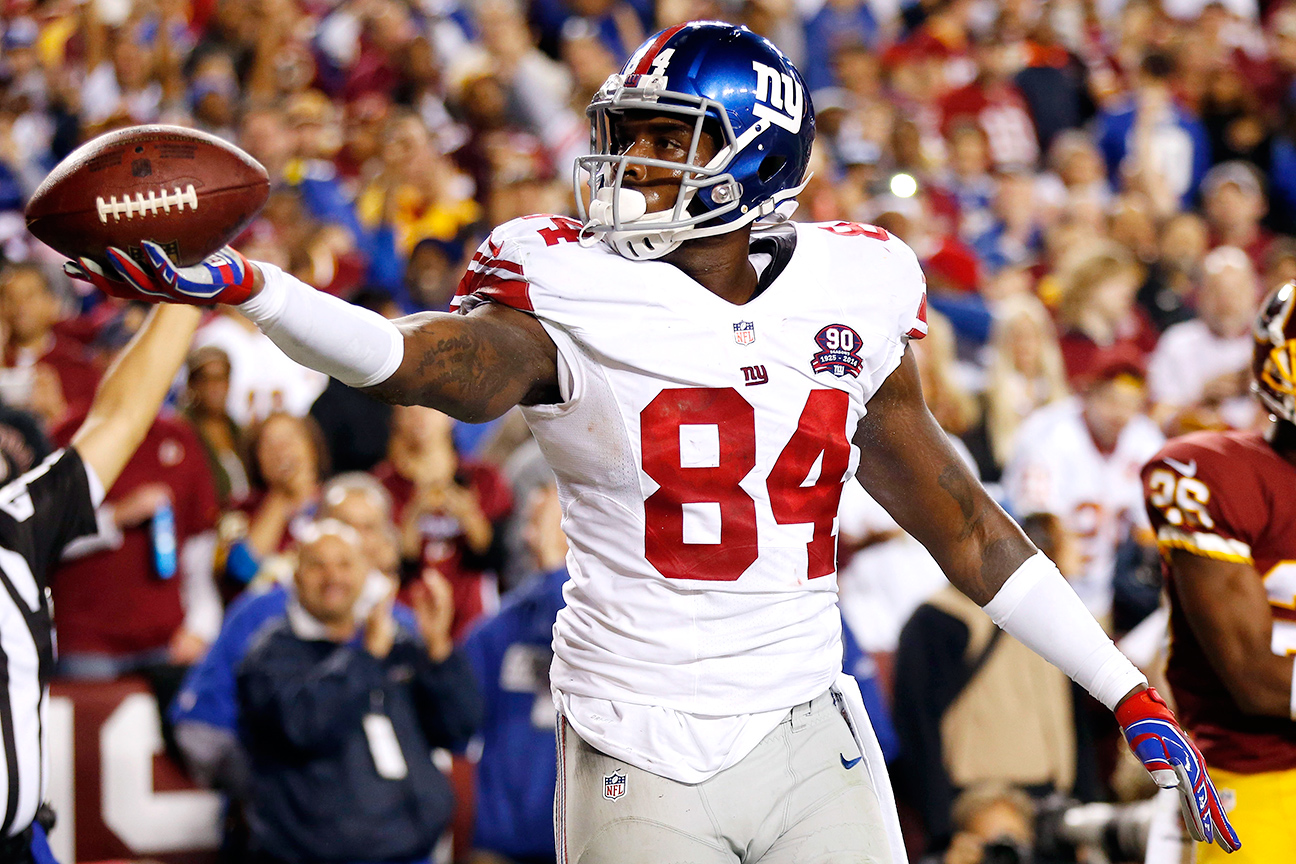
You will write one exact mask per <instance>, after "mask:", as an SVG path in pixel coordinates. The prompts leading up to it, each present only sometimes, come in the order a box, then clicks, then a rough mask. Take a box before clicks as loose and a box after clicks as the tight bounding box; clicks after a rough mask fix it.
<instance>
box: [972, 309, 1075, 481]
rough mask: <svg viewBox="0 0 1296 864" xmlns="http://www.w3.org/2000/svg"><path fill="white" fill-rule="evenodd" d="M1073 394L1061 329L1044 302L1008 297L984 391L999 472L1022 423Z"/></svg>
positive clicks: (999, 313) (998, 315)
mask: <svg viewBox="0 0 1296 864" xmlns="http://www.w3.org/2000/svg"><path fill="white" fill-rule="evenodd" d="M1068 393H1069V390H1068V388H1067V383H1066V373H1065V372H1064V370H1063V368H1062V352H1061V351H1060V350H1059V349H1058V341H1057V331H1056V330H1055V329H1054V327H1053V321H1052V320H1051V319H1050V318H1049V315H1048V311H1047V310H1046V309H1045V308H1044V304H1042V303H1040V301H1039V300H1037V299H1036V298H1035V296H1034V295H1032V294H1015V295H1012V296H1010V297H1006V298H1004V300H1003V301H1001V302H1000V303H999V305H998V307H997V308H996V309H995V323H994V327H993V329H992V330H991V333H990V366H989V369H988V371H987V375H986V389H985V406H986V432H987V437H988V438H989V440H990V449H991V452H992V453H993V455H994V460H995V464H996V465H997V466H998V467H999V468H1001V469H1002V468H1003V466H1004V464H1005V463H1006V462H1007V461H1008V457H1009V455H1011V453H1012V450H1013V442H1014V440H1015V439H1016V434H1017V427H1018V426H1019V425H1021V422H1022V420H1024V419H1026V417H1027V415H1029V414H1030V413H1031V412H1032V411H1034V410H1035V409H1036V408H1041V407H1043V406H1045V405H1048V404H1049V403H1051V402H1056V401H1057V400H1059V399H1063V398H1065V397H1066V396H1067V395H1068Z"/></svg>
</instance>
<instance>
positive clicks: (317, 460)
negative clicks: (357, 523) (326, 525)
mask: <svg viewBox="0 0 1296 864" xmlns="http://www.w3.org/2000/svg"><path fill="white" fill-rule="evenodd" d="M248 453H249V459H248V467H249V469H250V474H251V481H252V485H253V487H254V489H255V490H256V491H255V492H253V494H252V496H251V498H250V499H249V500H248V502H247V504H245V505H244V507H243V509H242V510H241V511H234V513H231V514H230V515H229V516H227V517H226V519H225V523H224V524H223V525H222V530H221V534H222V538H223V539H224V540H225V542H226V543H227V544H228V553H227V555H226V558H225V574H226V575H227V576H228V577H229V578H230V579H232V580H233V581H234V582H236V583H238V584H241V585H242V584H247V583H248V582H251V581H252V580H253V579H254V578H255V577H256V575H257V573H258V571H259V570H260V569H261V562H262V561H263V560H264V559H266V558H267V557H268V556H270V555H273V554H274V553H276V552H279V551H281V550H282V549H283V548H285V547H286V546H287V545H288V543H289V542H290V541H291V540H292V537H293V528H294V525H296V524H297V523H298V522H300V521H302V520H308V519H310V518H311V517H312V516H314V514H315V509H316V506H317V505H318V504H319V492H320V483H321V482H322V480H323V479H324V478H325V477H327V476H328V453H327V451H326V449H325V447H324V443H323V437H322V436H321V435H320V433H319V429H318V427H317V426H316V425H315V421H314V420H312V419H311V418H309V417H295V416H293V415H291V414H283V413H276V414H271V415H270V416H269V417H267V418H266V419H264V420H262V421H261V422H260V423H258V424H257V425H256V426H254V427H253V428H252V429H251V430H250V432H249V435H248Z"/></svg>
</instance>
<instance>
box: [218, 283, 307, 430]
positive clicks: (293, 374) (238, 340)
mask: <svg viewBox="0 0 1296 864" xmlns="http://www.w3.org/2000/svg"><path fill="white" fill-rule="evenodd" d="M285 263H286V262H285ZM208 345H212V346H215V347H216V348H219V349H221V350H222V351H224V352H225V356H226V357H228V358H229V360H230V384H229V400H228V402H227V407H228V411H229V415H230V417H232V418H233V419H234V422H235V423H237V424H239V425H240V426H244V427H246V426H250V425H251V424H252V423H254V422H256V421H258V420H263V419H265V418H266V417H267V416H269V415H270V414H271V413H273V412H276V411H286V412H288V413H290V414H294V415H297V416H299V417H300V416H301V415H303V414H305V413H306V412H307V411H309V410H310V406H311V403H313V402H314V401H315V399H316V397H318V396H319V394H320V393H323V392H324V387H325V385H326V384H328V377H327V376H326V375H323V374H322V373H319V372H316V371H315V370H314V369H307V368H306V367H305V366H300V365H298V364H296V363H294V362H293V361H291V360H289V359H288V358H287V357H285V356H284V353H283V352H282V351H280V350H279V349H278V348H276V347H275V346H274V343H273V342H271V341H270V339H269V338H267V337H266V336H265V334H263V333H262V332H261V331H260V330H258V329H257V328H256V325H255V324H253V323H252V322H251V321H248V320H247V319H246V318H244V317H243V316H242V315H240V314H238V312H236V311H235V310H233V309H231V308H230V307H226V306H223V307H221V310H220V312H219V313H217V315H216V317H215V318H213V319H212V320H211V321H209V322H207V323H206V324H204V325H203V326H202V327H200V328H199V329H198V336H197V337H196V338H195V340H194V347H195V348H203V347H206V346H208Z"/></svg>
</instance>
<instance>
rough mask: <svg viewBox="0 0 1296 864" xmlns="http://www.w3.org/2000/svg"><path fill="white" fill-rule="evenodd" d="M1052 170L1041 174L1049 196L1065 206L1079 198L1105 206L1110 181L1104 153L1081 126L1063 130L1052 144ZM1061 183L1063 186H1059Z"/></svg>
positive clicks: (1109, 194)
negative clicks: (1105, 166) (1104, 163)
mask: <svg viewBox="0 0 1296 864" xmlns="http://www.w3.org/2000/svg"><path fill="white" fill-rule="evenodd" d="M1048 163H1049V168H1050V169H1051V173H1049V174H1046V175H1044V177H1043V178H1041V183H1042V184H1043V185H1045V186H1046V187H1047V188H1048V190H1049V191H1048V192H1047V193H1046V194H1047V195H1048V197H1050V198H1052V199H1056V200H1057V201H1058V202H1059V203H1058V206H1059V207H1061V208H1063V209H1065V208H1066V207H1067V206H1068V205H1071V204H1076V203H1079V202H1082V201H1084V202H1095V203H1096V204H1097V205H1098V206H1099V207H1101V208H1106V206H1107V204H1108V203H1109V202H1110V201H1111V197H1112V190H1111V185H1110V184H1109V183H1108V182H1107V172H1106V170H1105V168H1104V166H1103V157H1102V154H1101V153H1100V152H1099V151H1098V147H1097V145H1096V144H1095V143H1094V141H1093V139H1092V138H1090V137H1089V136H1088V135H1087V134H1085V133H1084V132H1081V131H1080V130H1078V129H1071V130H1068V131H1066V132H1062V133H1061V134H1059V135H1058V136H1057V137H1056V138H1054V139H1053V143H1052V144H1051V145H1050V146H1049V151H1048ZM1059 187H1060V188H1059Z"/></svg>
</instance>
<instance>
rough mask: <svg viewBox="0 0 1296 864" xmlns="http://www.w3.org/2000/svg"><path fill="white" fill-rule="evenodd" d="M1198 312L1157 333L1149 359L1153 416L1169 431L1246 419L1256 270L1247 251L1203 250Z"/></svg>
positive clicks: (1243, 423)
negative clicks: (1157, 340)
mask: <svg viewBox="0 0 1296 864" xmlns="http://www.w3.org/2000/svg"><path fill="white" fill-rule="evenodd" d="M1203 269H1204V270H1205V278H1204V279H1203V281H1202V286H1201V290H1200V291H1199V292H1198V293H1197V313H1198V316H1199V317H1197V318H1195V319H1193V320H1191V321H1184V322H1183V323H1181V324H1175V325H1173V326H1172V327H1170V328H1169V329H1168V330H1166V331H1165V333H1163V334H1162V335H1161V341H1160V342H1159V343H1157V348H1156V351H1155V352H1153V354H1152V358H1151V360H1150V361H1149V363H1148V393H1149V395H1150V396H1151V398H1152V402H1153V405H1154V416H1155V417H1156V418H1157V419H1158V420H1159V421H1160V422H1161V424H1162V426H1163V427H1164V428H1165V429H1166V430H1167V433H1168V434H1170V435H1178V434H1181V433H1183V432H1189V431H1194V430H1197V429H1208V428H1220V427H1232V428H1235V429H1243V428H1247V427H1248V426H1250V424H1251V423H1252V421H1253V420H1254V418H1255V415H1256V404H1255V401H1254V400H1253V399H1252V398H1251V397H1250V395H1249V390H1250V380H1251V379H1250V374H1251V354H1252V349H1253V347H1254V340H1253V339H1252V338H1251V321H1252V319H1253V318H1254V317H1255V313H1256V312H1257V303H1256V293H1257V292H1256V275H1255V271H1254V270H1252V268H1251V261H1250V260H1249V259H1248V258H1247V256H1246V253H1245V252H1243V251H1242V250H1241V249H1238V248H1237V247H1235V246H1220V247H1219V248H1217V249H1215V250H1214V251H1213V252H1211V253H1210V254H1209V255H1207V256H1206V262H1205V264H1204V266H1203Z"/></svg>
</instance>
